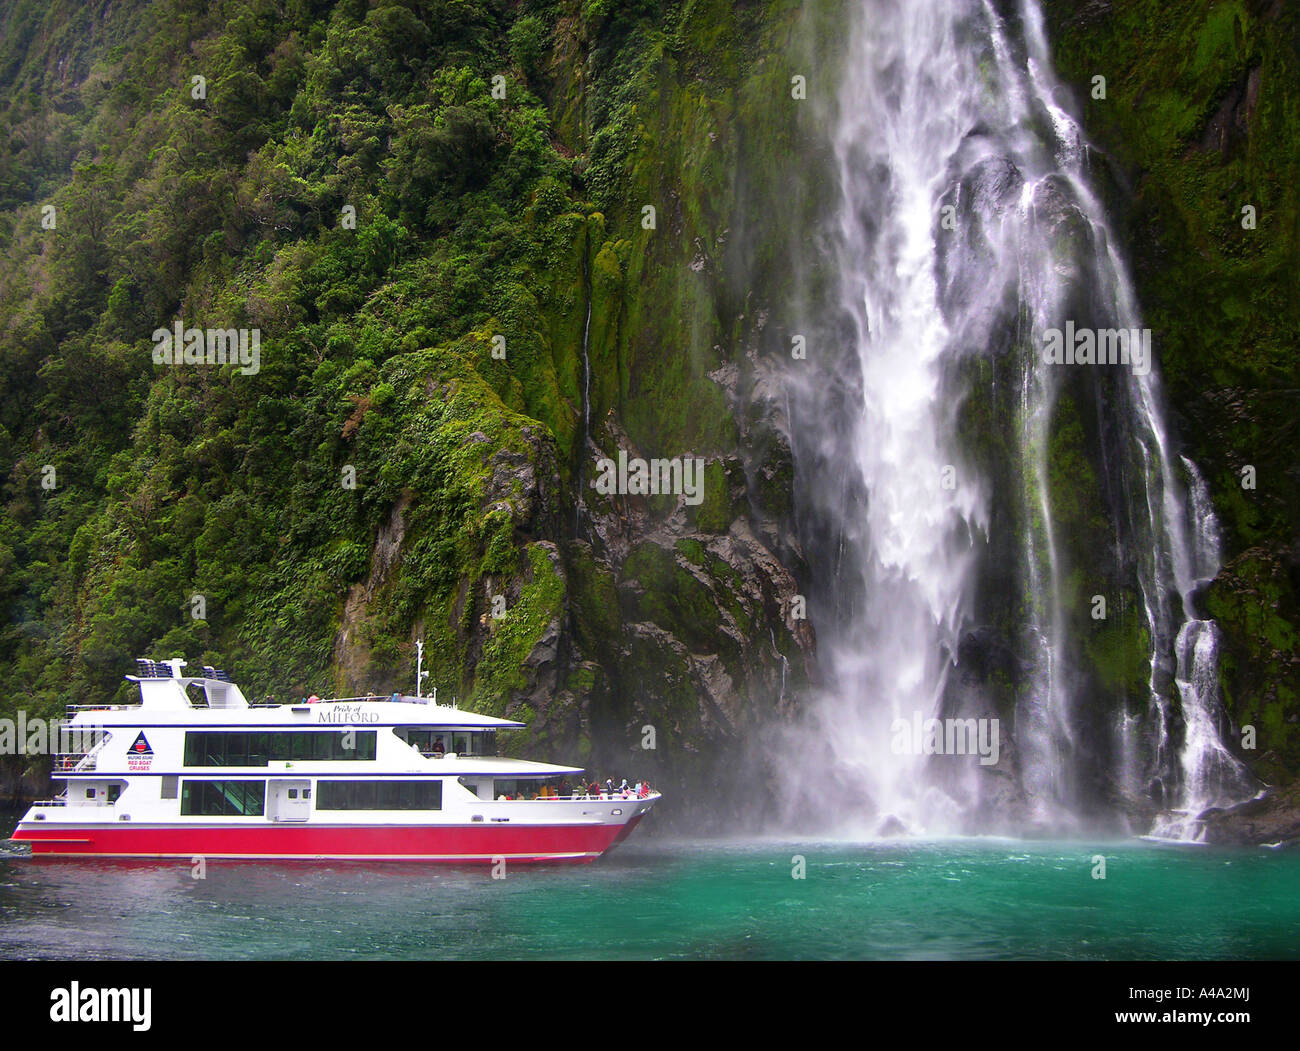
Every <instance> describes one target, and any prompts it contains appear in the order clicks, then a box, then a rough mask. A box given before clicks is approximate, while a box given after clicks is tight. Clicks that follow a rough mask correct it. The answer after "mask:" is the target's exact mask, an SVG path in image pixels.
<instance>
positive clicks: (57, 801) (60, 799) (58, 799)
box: [32, 796, 68, 806]
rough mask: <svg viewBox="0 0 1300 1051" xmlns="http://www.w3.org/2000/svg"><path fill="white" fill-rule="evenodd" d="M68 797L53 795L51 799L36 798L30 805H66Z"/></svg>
mask: <svg viewBox="0 0 1300 1051" xmlns="http://www.w3.org/2000/svg"><path fill="white" fill-rule="evenodd" d="M67 805H68V799H67V797H66V796H55V797H54V798H53V799H38V800H36V801H35V802H34V803H32V806H67Z"/></svg>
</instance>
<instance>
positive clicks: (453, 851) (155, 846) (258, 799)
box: [13, 660, 660, 864]
mask: <svg viewBox="0 0 1300 1051" xmlns="http://www.w3.org/2000/svg"><path fill="white" fill-rule="evenodd" d="M137 663H138V664H139V665H140V668H139V674H138V675H128V676H127V679H128V680H131V681H133V682H138V683H139V685H140V704H138V705H134V704H133V705H111V706H76V707H74V708H73V709H70V710H69V711H70V714H71V718H70V720H69V721H68V724H67V727H66V730H67V733H66V734H65V736H67V735H71V736H72V737H74V738H79V739H80V740H81V741H83V742H84V743H83V744H81V745H79V746H78V747H79V749H80V750H78V751H73V752H70V753H61V754H59V755H57V756H56V757H55V769H54V777H55V778H56V779H59V780H64V781H66V783H67V789H66V791H65V792H64V793H63V795H61V796H59V797H58V798H56V799H52V800H48V801H46V802H41V803H36V804H35V805H33V806H32V807H31V809H30V810H28V812H27V813H26V815H25V816H24V817H23V819H22V821H20V822H19V824H18V827H17V829H15V831H14V835H13V839H14V840H15V841H17V842H22V843H29V844H30V845H31V850H32V853H33V854H39V855H60V856H66V857H86V856H100V857H149V858H187V859H191V858H197V857H204V858H284V859H309V860H317V859H355V860H376V859H387V860H402V861H435V862H485V863H494V862H497V861H499V860H504V861H505V862H507V863H510V864H514V863H519V862H560V861H567V862H587V861H592V860H593V859H595V858H597V857H599V856H600V855H601V854H603V853H604V852H605V851H606V850H608V849H609V848H610V847H612V846H613V845H614V844H615V843H618V842H620V841H621V840H622V839H624V838H625V837H626V836H627V835H628V834H629V833H630V832H631V831H632V829H633V828H635V827H636V825H637V822H639V821H640V820H641V818H642V817H643V816H644V815H645V813H646V811H648V810H649V809H650V808H651V807H652V806H653V805H654V804H655V803H656V802H657V801H658V799H659V798H660V796H659V793H657V792H651V791H649V789H648V788H643V789H642V792H641V793H640V794H638V793H636V792H630V791H629V792H613V793H610V792H593V793H588V792H586V791H584V790H583V789H582V787H581V779H580V778H578V777H577V775H578V774H580V773H581V768H579V767H567V766H553V765H550V764H547V763H536V762H531V761H528V760H523V759H507V758H502V757H499V756H498V755H497V754H496V752H497V748H496V735H497V731H498V730H509V729H519V728H521V727H522V726H523V725H524V724H522V723H517V722H511V721H509V720H506V719H495V718H492V717H490V716H486V715H479V714H476V713H474V712H468V711H462V710H460V709H458V708H455V707H446V706H441V705H438V704H437V703H435V701H434V700H433V699H431V698H428V697H422V696H419V694H418V692H417V695H416V696H415V697H411V696H400V695H398V694H393V695H392V696H391V697H385V698H379V697H373V696H371V697H349V698H341V699H335V700H321V701H317V700H316V699H315V698H314V697H313V698H311V699H310V701H309V702H304V703H294V704H273V703H268V704H250V703H249V702H248V700H247V699H246V698H245V696H244V694H243V693H242V692H241V691H240V689H239V687H238V686H236V685H235V684H234V683H233V682H231V681H230V679H229V677H228V676H227V675H225V674H224V673H223V672H220V671H216V670H214V669H212V668H204V673H203V674H202V675H198V676H186V675H182V673H181V669H182V668H184V666H185V662H184V661H182V660H172V661H162V662H158V661H151V660H140V661H138V662H137ZM417 690H418V688H417ZM569 781H572V782H573V784H574V785H577V786H578V787H577V788H576V789H570V788H567V785H566V784H565V783H566V782H569ZM566 789H567V791H566Z"/></svg>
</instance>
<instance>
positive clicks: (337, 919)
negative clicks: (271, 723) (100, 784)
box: [0, 837, 1300, 960]
mask: <svg viewBox="0 0 1300 1051" xmlns="http://www.w3.org/2000/svg"><path fill="white" fill-rule="evenodd" d="M1097 854H1102V855H1104V856H1105V857H1106V878H1105V879H1104V880H1100V879H1093V878H1092V873H1093V870H1094V861H1093V858H1094V855H1097ZM795 855H801V856H802V857H803V858H804V859H805V866H806V870H805V875H806V878H804V879H794V878H792V871H793V869H794V865H793V862H792V859H793V858H794V857H795ZM0 957H2V958H10V959H12V958H59V959H100V958H112V959H117V958H148V959H159V958H163V959H166V958H178V959H431V958H443V959H467V960H468V959H624V958H630V959H1024V958H1029V959H1089V960H1093V959H1235V958H1289V959H1294V958H1300V853H1296V852H1288V853H1279V852H1272V851H1265V850H1258V851H1256V850H1233V851H1222V850H1208V849H1177V848H1165V847H1156V846H1151V845H1147V844H1141V843H1111V844H1077V843H1070V844H1062V843H1026V842H1019V841H1009V840H956V841H942V842H911V843H900V842H897V841H891V842H888V843H877V844H848V843H830V842H776V841H748V842H718V841H707V842H704V841H680V840H679V841H656V840H653V839H650V838H648V837H643V838H642V839H641V840H639V841H631V842H629V843H627V844H625V845H624V846H622V847H620V848H619V849H618V850H617V851H615V852H614V853H612V854H610V855H608V856H607V857H606V858H604V859H602V860H601V861H598V862H596V863H595V864H594V865H590V866H582V867H572V868H570V867H563V868H559V867H557V868H526V867H519V868H516V869H513V870H509V871H508V872H507V874H506V878H505V879H501V880H493V879H492V878H491V876H490V873H489V871H488V870H487V869H485V868H465V869H455V868H440V867H432V866H418V865H397V866H382V865H372V864H362V863H357V864H332V865H307V864H277V865H263V864H254V863H248V862H226V863H222V862H210V863H209V864H208V867H207V876H206V878H205V879H201V880H200V879H193V878H192V877H191V869H190V866H189V865H187V864H180V863H153V862H111V861H54V860H45V859H32V858H30V857H27V856H17V855H15V854H14V853H12V852H10V853H4V854H0Z"/></svg>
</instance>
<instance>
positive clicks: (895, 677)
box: [786, 0, 1251, 838]
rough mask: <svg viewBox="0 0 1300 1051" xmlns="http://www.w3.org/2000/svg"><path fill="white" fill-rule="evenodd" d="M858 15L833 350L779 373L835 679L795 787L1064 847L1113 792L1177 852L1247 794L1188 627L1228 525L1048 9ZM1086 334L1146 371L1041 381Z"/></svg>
mask: <svg viewBox="0 0 1300 1051" xmlns="http://www.w3.org/2000/svg"><path fill="white" fill-rule="evenodd" d="M852 15H853V24H852V26H851V28H850V34H851V36H850V39H849V43H848V46H847V51H846V59H845V63H844V68H843V70H842V72H841V75H840V78H839V80H838V82H837V85H838V86H837V94H836V98H835V100H834V105H833V106H830V107H829V109H828V112H827V113H826V115H825V116H826V122H827V126H828V128H829V129H830V141H829V147H830V149H829V153H830V156H831V157H832V158H833V170H834V179H835V187H836V199H835V201H834V204H833V206H832V208H831V214H830V216H829V221H828V222H827V223H826V224H825V229H824V238H823V242H822V244H821V245H820V247H821V249H822V255H823V258H824V259H825V260H826V261H827V263H826V264H825V265H826V266H827V268H828V270H829V272H830V274H831V278H830V280H829V282H828V284H829V287H830V292H829V295H828V296H827V299H828V300H829V302H827V303H822V304H819V306H820V307H822V308H824V310H823V311H822V313H821V314H817V315H814V316H812V317H810V319H809V320H808V327H809V328H810V329H811V330H812V331H813V332H814V333H815V335H814V337H813V341H812V342H813V343H814V344H815V345H816V347H817V348H818V353H812V352H810V353H809V355H808V362H807V364H808V366H809V367H808V368H807V369H800V368H799V367H798V366H799V364H802V363H795V364H792V365H791V367H790V370H789V382H790V385H791V390H792V395H791V399H790V410H789V411H790V428H791V442H792V446H793V448H794V452H795V458H796V479H797V480H796V488H797V490H798V497H799V503H800V512H799V513H800V532H801V534H802V536H801V539H802V541H803V542H804V544H805V547H806V549H807V550H808V551H809V552H810V553H811V555H812V561H813V565H814V567H815V570H816V569H817V568H820V572H817V574H816V577H817V578H816V581H815V587H814V589H813V590H814V592H815V593H814V594H813V595H812V597H811V598H812V602H813V604H814V605H813V609H814V615H815V623H816V627H817V631H818V636H819V640H820V642H819V646H820V651H821V661H822V664H823V668H824V682H823V686H822V688H821V690H820V691H819V695H818V696H817V697H816V698H814V699H813V702H812V703H811V705H810V706H809V711H808V718H807V721H806V723H804V724H803V725H801V726H800V727H799V728H798V729H797V731H796V732H795V735H794V737H793V738H792V740H791V743H790V752H791V754H793V755H796V756H798V757H799V759H798V760H796V761H794V762H792V763H790V764H789V765H788V766H787V767H786V771H787V775H788V776H787V786H786V787H787V788H788V789H789V791H788V792H787V793H786V796H787V798H788V799H790V800H791V801H792V802H793V804H794V805H795V806H797V807H799V808H800V810H801V812H802V815H804V816H806V815H807V814H809V813H814V814H819V815H821V816H822V819H823V820H824V821H827V822H830V823H834V824H838V825H840V826H841V827H843V828H845V829H846V830H847V831H857V832H865V833H868V834H877V833H881V832H897V831H912V832H925V833H944V832H966V831H986V830H999V831H1008V830H1010V831H1019V832H1025V831H1030V830H1052V831H1059V830H1067V831H1068V830H1073V829H1076V828H1078V827H1079V824H1080V821H1081V818H1082V817H1083V816H1085V815H1087V816H1090V817H1095V816H1096V815H1097V814H1098V813H1102V812H1105V811H1107V810H1113V809H1114V802H1113V798H1112V797H1115V796H1119V797H1123V798H1125V799H1127V800H1128V802H1129V805H1130V809H1132V808H1134V807H1136V808H1138V809H1140V806H1141V801H1142V800H1147V803H1146V805H1147V808H1148V811H1150V810H1152V809H1162V810H1163V811H1164V812H1165V814H1164V816H1163V817H1162V818H1161V823H1160V824H1159V825H1158V827H1157V831H1159V832H1161V833H1162V834H1170V835H1175V836H1178V837H1181V838H1186V837H1187V836H1190V835H1193V834H1194V830H1193V829H1192V828H1191V826H1192V825H1193V824H1194V822H1192V821H1191V820H1190V817H1194V814H1195V812H1197V811H1198V810H1199V809H1202V808H1203V807H1205V806H1207V805H1212V804H1215V803H1223V802H1226V801H1229V800H1230V799H1234V798H1241V797H1242V796H1243V795H1248V794H1249V793H1250V791H1251V786H1250V784H1249V778H1248V776H1247V775H1246V774H1245V771H1244V769H1243V768H1242V767H1241V765H1240V763H1238V762H1237V760H1236V759H1235V758H1234V757H1233V756H1232V755H1231V753H1230V752H1228V750H1227V749H1226V748H1224V746H1223V743H1222V740H1221V737H1220V724H1221V722H1222V720H1223V715H1222V707H1221V704H1220V701H1219V697H1218V687H1217V645H1218V633H1217V630H1216V628H1215V626H1214V625H1213V622H1212V621H1209V620H1207V619H1200V618H1199V616H1198V613H1197V609H1196V595H1197V592H1198V590H1199V589H1200V588H1201V587H1202V586H1203V584H1204V583H1205V582H1206V581H1207V580H1208V579H1210V578H1212V577H1213V576H1214V574H1215V573H1216V572H1217V570H1218V533H1217V525H1216V524H1215V521H1214V515H1213V511H1212V509H1211V507H1210V504H1209V500H1208V493H1207V491H1206V489H1205V485H1204V482H1203V481H1202V480H1201V479H1200V476H1199V474H1198V473H1197V472H1196V469H1195V466H1194V465H1193V464H1192V463H1191V462H1190V461H1188V460H1186V459H1185V458H1182V457H1179V456H1178V455H1177V453H1176V452H1174V451H1173V449H1172V444H1173V443H1172V441H1171V438H1170V436H1169V433H1168V428H1167V426H1166V423H1165V421H1164V417H1163V414H1162V408H1161V406H1162V401H1161V394H1160V390H1159V383H1158V379H1157V373H1156V372H1155V371H1153V370H1151V369H1150V368H1149V366H1150V361H1149V360H1146V361H1142V360H1139V352H1140V351H1141V349H1142V346H1143V344H1142V342H1141V337H1140V335H1138V333H1139V330H1140V328H1141V319H1140V313H1139V310H1138V307H1137V303H1136V298H1135V296H1134V293H1133V290H1132V285H1131V282H1130V279H1129V276H1128V274H1127V270H1126V267H1125V264H1124V262H1123V260H1122V258H1121V257H1120V255H1119V253H1118V252H1117V250H1116V248H1115V238H1114V237H1113V236H1112V234H1111V231H1110V228H1109V225H1108V223H1107V219H1106V216H1105V212H1104V209H1103V208H1102V207H1101V205H1100V203H1099V201H1098V199H1097V197H1096V195H1095V193H1094V191H1093V189H1092V186H1091V179H1090V177H1089V165H1090V163H1091V161H1092V159H1093V155H1092V153H1091V151H1090V149H1089V147H1088V145H1087V142H1086V139H1085V137H1084V135H1083V133H1082V131H1081V129H1080V127H1079V125H1078V124H1077V122H1076V121H1075V120H1074V118H1073V117H1071V116H1070V113H1069V108H1070V107H1069V104H1068V103H1067V102H1066V101H1064V100H1065V93H1064V92H1063V91H1062V89H1061V88H1060V86H1059V85H1058V84H1057V82H1056V81H1055V79H1054V76H1053V73H1052V70H1051V63H1050V58H1049V51H1048V46H1047V42H1046V39H1045V35H1044V31H1043V27H1042V21H1041V17H1040V15H1039V13H1038V10H1037V7H1036V5H1035V4H1034V3H1033V2H1030V0H1025V2H1023V3H1021V4H1019V5H1016V4H1014V3H1010V2H1003V3H997V4H995V3H993V2H991V0H862V2H861V3H858V4H856V5H853V6H852ZM1074 326H1078V327H1079V328H1080V329H1082V328H1086V327H1088V326H1092V327H1093V328H1095V329H1097V330H1105V331H1107V332H1109V331H1120V330H1123V331H1124V332H1125V333H1126V334H1127V333H1128V331H1129V330H1132V331H1133V332H1134V339H1133V340H1132V341H1131V343H1126V344H1125V347H1126V348H1128V347H1130V346H1131V349H1132V356H1129V352H1128V350H1127V349H1126V351H1125V354H1126V357H1125V359H1124V362H1125V363H1116V364H1110V365H1092V364H1080V365H1074V364H1072V363H1071V364H1065V363H1055V362H1049V361H1048V360H1046V357H1045V354H1044V348H1045V347H1047V346H1049V345H1050V342H1051V340H1052V338H1053V334H1056V336H1057V337H1058V338H1059V335H1060V333H1062V332H1063V331H1064V332H1067V333H1069V334H1070V336H1073V334H1074V331H1075V328H1074ZM1147 345H1148V346H1149V344H1147ZM1066 401H1068V403H1069V405H1070V406H1073V407H1074V411H1075V413H1076V415H1081V416H1084V418H1083V419H1082V420H1081V422H1079V423H1078V425H1077V428H1076V429H1077V431H1078V434H1079V435H1081V436H1082V437H1078V438H1074V439H1072V441H1073V442H1074V444H1075V445H1077V446H1078V449H1079V450H1080V451H1079V452H1078V456H1079V460H1078V461H1077V462H1078V463H1079V464H1081V465H1082V466H1080V470H1081V471H1087V472H1089V476H1090V477H1091V476H1095V478H1096V483H1095V486H1093V488H1095V489H1096V490H1097V491H1098V493H1099V494H1100V495H1099V497H1098V499H1099V500H1101V501H1102V502H1103V504H1104V509H1105V514H1104V519H1105V523H1106V529H1105V530H1099V531H1098V532H1097V533H1096V534H1095V535H1093V534H1086V535H1082V536H1081V535H1079V529H1078V520H1079V517H1080V512H1079V511H1078V509H1077V508H1071V507H1069V506H1068V503H1069V501H1068V500H1067V499H1066V496H1067V494H1066V493H1065V492H1064V489H1066V488H1068V487H1069V486H1070V485H1072V484H1073V483H1074V479H1072V478H1070V477H1060V476H1058V477H1054V476H1053V471H1054V470H1056V471H1057V473H1058V475H1059V472H1060V470H1061V469H1060V467H1059V466H1057V467H1055V468H1054V466H1053V463H1054V461H1053V455H1054V453H1053V450H1054V449H1055V450H1057V452H1056V454H1055V455H1056V456H1057V457H1058V459H1059V457H1060V452H1059V450H1060V448H1061V447H1062V445H1063V444H1069V443H1068V442H1067V440H1066V438H1064V437H1062V433H1063V432H1062V427H1063V426H1064V424H1063V423H1062V420H1063V417H1062V416H1061V412H1062V408H1061V406H1062V404H1063V403H1064V402H1066ZM1080 406H1082V407H1086V408H1087V409H1088V410H1089V412H1090V415H1085V414H1083V413H1082V412H1081V410H1080V408H1079V407H1080ZM1070 433H1071V434H1072V433H1073V432H1070ZM1090 434H1091V435H1093V436H1094V437H1089V435H1090ZM1079 485H1080V486H1081V487H1082V488H1084V489H1085V490H1086V489H1088V485H1087V483H1086V480H1085V479H1082V478H1081V479H1080V480H1079ZM1063 500H1065V501H1066V502H1065V503H1062V501H1063ZM1062 508H1065V510H1066V512H1068V513H1066V514H1065V515H1064V517H1062ZM1072 516H1073V517H1072ZM1094 517H1096V516H1094ZM1098 520H1100V518H1098ZM1081 588H1082V589H1083V590H1082V591H1081V590H1080V589H1081ZM1108 589H1109V590H1110V591H1111V592H1112V594H1111V601H1112V602H1113V603H1116V605H1118V606H1119V607H1120V608H1118V609H1112V610H1111V612H1110V613H1107V612H1105V607H1104V602H1103V604H1102V606H1100V607H1097V606H1095V605H1094V608H1093V612H1092V616H1093V617H1094V618H1096V617H1097V610H1098V609H1100V610H1101V611H1102V617H1103V618H1104V617H1106V616H1114V617H1119V618H1128V619H1127V620H1124V619H1121V628H1122V630H1128V627H1125V626H1129V627H1131V628H1132V629H1133V630H1134V631H1136V630H1137V629H1141V630H1143V631H1145V632H1146V634H1147V635H1148V636H1149V638H1150V659H1151V677H1150V682H1149V684H1148V685H1149V689H1148V691H1147V692H1148V694H1149V696H1146V697H1138V698H1136V699H1135V698H1132V697H1129V698H1126V699H1120V700H1117V699H1116V698H1113V697H1109V696H1105V695H1102V694H1103V691H1102V690H1101V689H1100V687H1099V685H1098V682H1097V681H1095V680H1094V679H1092V678H1090V677H1089V675H1088V674H1087V673H1086V667H1087V662H1086V661H1085V659H1084V656H1083V655H1084V652H1085V648H1086V646H1087V644H1088V643H1087V640H1086V639H1085V638H1084V633H1085V632H1086V631H1087V630H1089V627H1088V623H1089V622H1088V612H1087V611H1086V610H1082V609H1080V604H1081V596H1087V595H1090V594H1091V593H1092V591H1097V592H1101V595H1100V596H1099V597H1101V598H1102V599H1103V600H1104V598H1105V592H1106V591H1107V590H1108ZM1124 593H1132V594H1134V595H1137V596H1140V603H1136V604H1135V607H1136V605H1140V606H1141V609H1140V610H1139V609H1137V608H1134V609H1127V608H1125V607H1124V605H1123V603H1121V602H1118V600H1117V599H1116V598H1115V595H1116V594H1124ZM1094 603H1095V597H1094ZM1143 709H1145V710H1143ZM977 727H978V731H979V732H980V733H984V732H985V731H987V732H988V734H989V736H990V738H992V740H990V742H989V743H990V744H992V745H994V747H990V748H989V749H988V750H987V751H986V752H984V753H981V754H976V750H975V749H974V748H973V743H974V742H975V741H976V739H977V738H976V736H974V735H975V734H976V728H977ZM1099 727H1100V729H1099ZM1180 728H1181V733H1180ZM963 732H968V735H969V736H968V737H967V738H966V739H965V743H966V749H965V751H964V752H961V754H951V753H953V752H960V747H957V748H954V747H953V745H954V742H955V743H956V744H957V745H958V746H960V745H961V742H962V740H963V737H962V734H963ZM935 733H937V734H938V737H937V738H936V737H934V736H933V734H935ZM999 743H1000V747H997V745H998V744H999ZM936 745H937V747H936ZM1153 793H1155V794H1156V795H1159V796H1160V798H1159V799H1156V800H1154V801H1153V800H1151V796H1152V794H1153ZM828 800H829V801H830V803H829V805H828V802H827V801H828ZM1179 814H1181V816H1179V817H1175V816H1171V815H1179ZM1189 815H1190V817H1189Z"/></svg>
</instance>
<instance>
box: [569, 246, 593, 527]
mask: <svg viewBox="0 0 1300 1051" xmlns="http://www.w3.org/2000/svg"><path fill="white" fill-rule="evenodd" d="M590 236H591V235H590V232H588V234H587V237H588V241H587V244H586V247H585V248H584V249H583V256H582V284H583V289H584V290H585V292H586V296H587V316H586V319H585V320H584V321H583V324H582V440H581V442H579V444H578V452H577V461H578V464H577V471H576V475H577V492H578V494H579V496H578V499H577V500H575V501H574V505H573V532H574V535H575V536H576V535H578V532H579V526H580V524H581V519H582V512H583V509H584V508H585V507H586V504H585V502H584V500H583V494H584V493H585V492H586V490H585V489H584V488H583V476H584V472H583V467H584V466H585V464H586V462H587V455H588V453H587V446H588V445H589V444H590V442H591V300H592V297H593V289H592V285H591V260H590V258H589V256H590V253H591V242H590Z"/></svg>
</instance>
